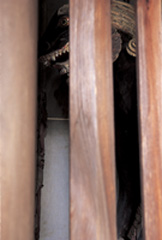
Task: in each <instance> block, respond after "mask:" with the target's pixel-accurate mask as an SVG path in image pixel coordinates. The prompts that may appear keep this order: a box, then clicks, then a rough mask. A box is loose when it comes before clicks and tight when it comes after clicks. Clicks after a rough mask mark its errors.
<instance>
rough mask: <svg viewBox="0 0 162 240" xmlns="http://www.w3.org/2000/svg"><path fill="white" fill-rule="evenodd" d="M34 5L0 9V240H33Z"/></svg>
mask: <svg viewBox="0 0 162 240" xmlns="http://www.w3.org/2000/svg"><path fill="white" fill-rule="evenodd" d="M36 2H37V1H33V0H23V1H21V0H15V1H10V0H5V1H1V7H0V186H1V188H0V213H1V214H0V239H2V240H22V239H23V240H32V239H34V198H35V196H34V195H35V194H34V190H35V153H36V152H35V120H36V119H35V115H36V82H37V80H36V78H37V77H36V72H37V66H36V58H37V4H36Z"/></svg>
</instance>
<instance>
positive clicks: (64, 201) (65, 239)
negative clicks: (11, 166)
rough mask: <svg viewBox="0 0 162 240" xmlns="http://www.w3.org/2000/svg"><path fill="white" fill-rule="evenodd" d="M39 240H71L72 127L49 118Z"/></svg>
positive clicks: (65, 122) (64, 122)
mask: <svg viewBox="0 0 162 240" xmlns="http://www.w3.org/2000/svg"><path fill="white" fill-rule="evenodd" d="M45 149H46V151H45V154H46V155H45V168H44V187H43V189H42V199H41V231H40V240H69V126H68V122H67V121H48V130H47V137H46V139H45Z"/></svg>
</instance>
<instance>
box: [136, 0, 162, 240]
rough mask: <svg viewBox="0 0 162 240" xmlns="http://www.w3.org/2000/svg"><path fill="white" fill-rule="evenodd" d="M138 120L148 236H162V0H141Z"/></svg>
mask: <svg viewBox="0 0 162 240" xmlns="http://www.w3.org/2000/svg"><path fill="white" fill-rule="evenodd" d="M137 24H138V25H137V30H138V74H139V112H140V116H139V123H140V144H141V170H142V175H141V179H142V194H143V209H144V227H145V239H146V240H151V239H159V240H160V239H162V127H161V125H162V41H161V40H162V39H161V27H162V26H161V0H157V1H156V2H155V1H154V0H138V4H137Z"/></svg>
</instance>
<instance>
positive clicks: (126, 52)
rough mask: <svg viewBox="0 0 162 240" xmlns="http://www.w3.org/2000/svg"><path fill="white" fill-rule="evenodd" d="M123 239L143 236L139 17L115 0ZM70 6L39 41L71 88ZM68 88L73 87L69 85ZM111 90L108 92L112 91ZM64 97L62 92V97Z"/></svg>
mask: <svg viewBox="0 0 162 240" xmlns="http://www.w3.org/2000/svg"><path fill="white" fill-rule="evenodd" d="M111 19H112V61H113V69H114V72H113V75H114V106H115V110H114V112H115V139H116V168H117V182H118V184H117V185H118V187H117V189H118V190H117V229H118V239H125V240H126V239H127V240H135V239H138V240H141V239H142V216H141V207H140V206H141V196H140V174H139V146H138V121H137V87H136V82H137V81H136V20H135V10H134V7H133V6H132V5H130V4H129V3H126V2H122V1H119V0H112V4H111ZM69 24H70V19H69V6H68V4H67V5H64V6H62V7H61V8H59V9H58V11H57V12H56V13H55V15H54V16H53V17H52V19H51V21H50V23H49V25H48V27H47V29H46V31H45V33H44V35H43V37H42V38H41V40H40V44H39V63H40V65H41V66H42V68H44V69H46V68H55V69H58V71H59V73H60V75H62V77H63V78H64V79H65V81H64V84H65V85H67V86H68V79H69V74H70V72H69V51H70V48H69ZM67 91H68V87H67ZM107 94H108V93H107ZM62 98H63V95H62Z"/></svg>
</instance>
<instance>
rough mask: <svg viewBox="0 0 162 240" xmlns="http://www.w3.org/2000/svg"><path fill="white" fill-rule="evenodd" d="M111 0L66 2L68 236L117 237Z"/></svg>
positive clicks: (76, 239)
mask: <svg viewBox="0 0 162 240" xmlns="http://www.w3.org/2000/svg"><path fill="white" fill-rule="evenodd" d="M110 22H111V21H110V1H107V0H100V1H98V0H91V1H86V0H82V1H79V0H71V1H70V66H71V68H70V135H71V186H70V189H71V192H70V194H71V198H70V200H71V236H70V239H71V240H83V239H84V240H90V239H93V240H109V239H111V240H116V217H115V216H116V199H115V170H114V169H115V168H114V117H113V87H112V60H111V59H112V55H111V52H112V49H111V29H110Z"/></svg>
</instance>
